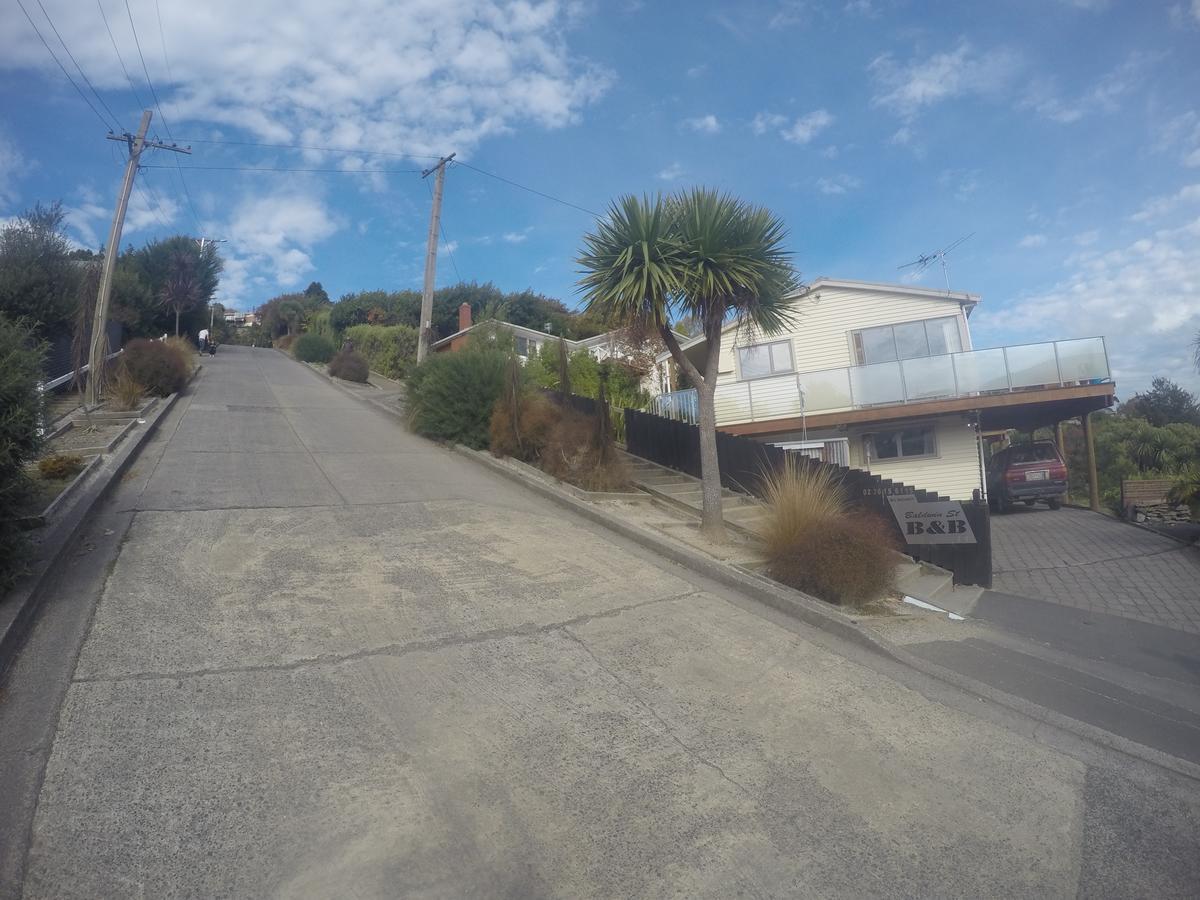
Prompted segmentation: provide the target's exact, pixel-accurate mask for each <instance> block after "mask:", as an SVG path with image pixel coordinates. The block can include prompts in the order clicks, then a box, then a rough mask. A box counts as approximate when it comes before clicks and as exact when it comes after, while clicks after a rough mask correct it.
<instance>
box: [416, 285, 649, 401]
mask: <svg viewBox="0 0 1200 900" xmlns="http://www.w3.org/2000/svg"><path fill="white" fill-rule="evenodd" d="M484 325H487V326H490V327H493V328H504V329H506V330H508V331H511V332H512V334H513V337H514V340H515V343H516V349H517V356H519V357H521V358H522V360H527V359H529V357H531V356H533V355H535V354H536V353H538V351H540V350H541V349H542V345H543V344H545V343H552V344H557V343H558V341H559V338H558V336H557V335H553V334H547V333H546V332H544V331H538V330H537V329H536V328H527V327H525V326H524V325H514V324H513V323H512V322H501V321H499V320H497V319H491V320H488V321H487V322H476V323H472V321H471V307H470V305H468V304H466V303H463V304H462V305H461V306H459V308H458V331H456V332H454V334H451V335H448V336H447V337H444V338H442V339H441V340H438V341H434V342H433V343H432V344H431V345H430V349H431V350H433V351H434V352H435V353H445V352H447V351H451V352H452V351H455V350H460V349H462V347H463V346H464V345H465V344H466V342H467V341H468V340H469V339H470V336H471V332H472V331H473V330H474V329H476V328H480V327H482V326H484ZM563 341H564V342H565V343H566V345H567V352H568V353H574V352H575V351H577V350H586V351H587V352H588V353H590V354H592V356H594V357H596V359H598V360H605V359H618V360H624V361H627V360H628V359H629V348H628V346H627V345H626V344H625V342H624V341H622V340H621V338H620V335H619V332H616V331H607V332H605V333H604V334H597V335H595V336H594V337H590V338H584V339H583V340H581V341H573V340H571V339H570V338H563ZM666 371H667V367H666V365H664V364H661V363H657V362H656V363H654V365H653V368H652V370H651V371H650V372H649V373H647V375H646V376H645V377H644V378H643V379H642V387H643V389H644V390H645V391H646V392H647V393H649V394H650V395H651V396H656V395H657V394H660V393H662V390H663V382H664V379H665V377H666Z"/></svg>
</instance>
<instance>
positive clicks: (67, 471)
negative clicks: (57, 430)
mask: <svg viewBox="0 0 1200 900" xmlns="http://www.w3.org/2000/svg"><path fill="white" fill-rule="evenodd" d="M37 467H38V474H39V475H41V476H42V477H43V478H52V479H58V480H62V479H66V478H74V477H75V476H76V475H78V474H79V473H80V472H82V471H83V467H84V462H83V457H82V456H80V455H79V454H78V453H56V454H55V455H54V456H47V457H45V458H44V459H39V460H38V464H37Z"/></svg>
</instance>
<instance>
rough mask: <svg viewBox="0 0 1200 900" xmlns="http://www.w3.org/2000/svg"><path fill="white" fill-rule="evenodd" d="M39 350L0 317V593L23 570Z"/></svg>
mask: <svg viewBox="0 0 1200 900" xmlns="http://www.w3.org/2000/svg"><path fill="white" fill-rule="evenodd" d="M43 352H44V348H43V346H42V345H41V344H40V343H39V342H38V340H37V337H36V335H35V334H34V332H33V331H32V329H30V328H29V327H27V326H26V325H23V324H20V323H18V322H14V321H11V320H9V319H8V318H6V317H5V316H4V315H3V314H2V313H0V593H2V592H3V591H4V589H6V588H7V587H8V586H9V585H10V584H11V583H12V580H13V579H14V578H15V577H16V576H17V575H18V574H20V572H21V570H22V569H23V568H24V566H23V559H24V554H25V552H26V541H25V536H24V533H23V532H22V531H21V530H20V529H19V528H18V527H17V524H16V516H17V512H18V510H19V509H20V508H21V506H22V505H23V503H25V501H26V499H27V498H28V496H29V493H30V487H31V486H30V481H29V478H28V477H27V476H26V474H25V465H26V464H27V463H29V462H31V461H32V460H33V458H34V457H35V456H36V455H37V452H38V450H39V449H40V448H41V444H42V440H41V437H40V436H39V435H38V424H39V421H40V419H41V416H42V394H41V392H40V391H39V390H38V389H37V388H38V382H39V381H40V380H41V377H42V356H43Z"/></svg>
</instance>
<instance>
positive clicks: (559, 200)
mask: <svg viewBox="0 0 1200 900" xmlns="http://www.w3.org/2000/svg"><path fill="white" fill-rule="evenodd" d="M451 165H454V166H463V167H464V168H467V169H470V170H471V171H472V172H478V173H479V174H480V175H486V176H487V177H488V178H495V179H496V180H497V181H503V182H504V183H505V184H510V185H512V186H513V187H515V188H520V189H521V190H523V191H528V192H529V193H531V194H537V195H538V196H539V197H545V198H546V199H547V200H553V201H554V202H555V203H561V204H562V205H563V206H569V207H571V209H577V210H579V211H580V212H584V213H587V214H588V215H589V216H595V217H596V218H598V219H599V218H602V214H601V213H598V212H596V211H595V210H591V209H587V208H586V207H583V206H579V205H578V204H576V203H571V202H570V201H569V200H563V199H562V198H561V197H555V196H554V195H553V194H547V193H545V192H544V191H539V190H537V189H535V188H531V187H527V186H526V185H523V184H518V183H517V182H515V181H513V180H511V179H509V178H505V177H503V176H501V175H496V174H495V173H493V172H486V171H484V170H483V169H480V168H479V167H478V166H473V165H471V164H470V163H465V162H459V161H458V160H454V162H453V163H451Z"/></svg>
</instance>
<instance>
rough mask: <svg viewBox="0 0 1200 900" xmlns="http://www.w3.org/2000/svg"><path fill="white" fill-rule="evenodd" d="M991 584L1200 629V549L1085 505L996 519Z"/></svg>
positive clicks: (1026, 594)
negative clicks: (1097, 511)
mask: <svg viewBox="0 0 1200 900" xmlns="http://www.w3.org/2000/svg"><path fill="white" fill-rule="evenodd" d="M992 570H993V575H994V578H993V585H992V587H993V589H994V590H996V591H998V592H1001V593H1006V594H1016V595H1018V596H1021V597H1031V598H1033V599H1036V600H1047V601H1050V602H1053V603H1060V604H1063V605H1066V606H1073V607H1079V608H1083V609H1090V610H1094V611H1096V612H1103V613H1109V614H1111V615H1117V616H1123V617H1125V618H1129V619H1138V620H1140V621H1143V622H1149V623H1151V624H1154V625H1162V626H1165V627H1168V628H1175V629H1178V630H1180V631H1187V632H1190V633H1194V634H1200V547H1198V546H1196V545H1188V544H1182V543H1180V542H1178V541H1175V540H1172V539H1171V538H1168V537H1164V536H1162V535H1159V534H1155V533H1154V532H1152V531H1148V530H1146V529H1143V528H1137V527H1135V526H1133V525H1128V524H1126V523H1124V522H1120V521H1117V520H1116V519H1113V518H1110V517H1108V516H1105V515H1101V514H1100V513H1094V512H1091V511H1090V510H1082V509H1071V508H1066V509H1060V510H1049V509H1046V508H1045V507H1041V506H1037V507H1033V508H1027V507H1017V508H1015V509H1013V510H1012V511H1011V512H1008V513H1005V514H1003V515H997V516H993V517H992Z"/></svg>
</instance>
